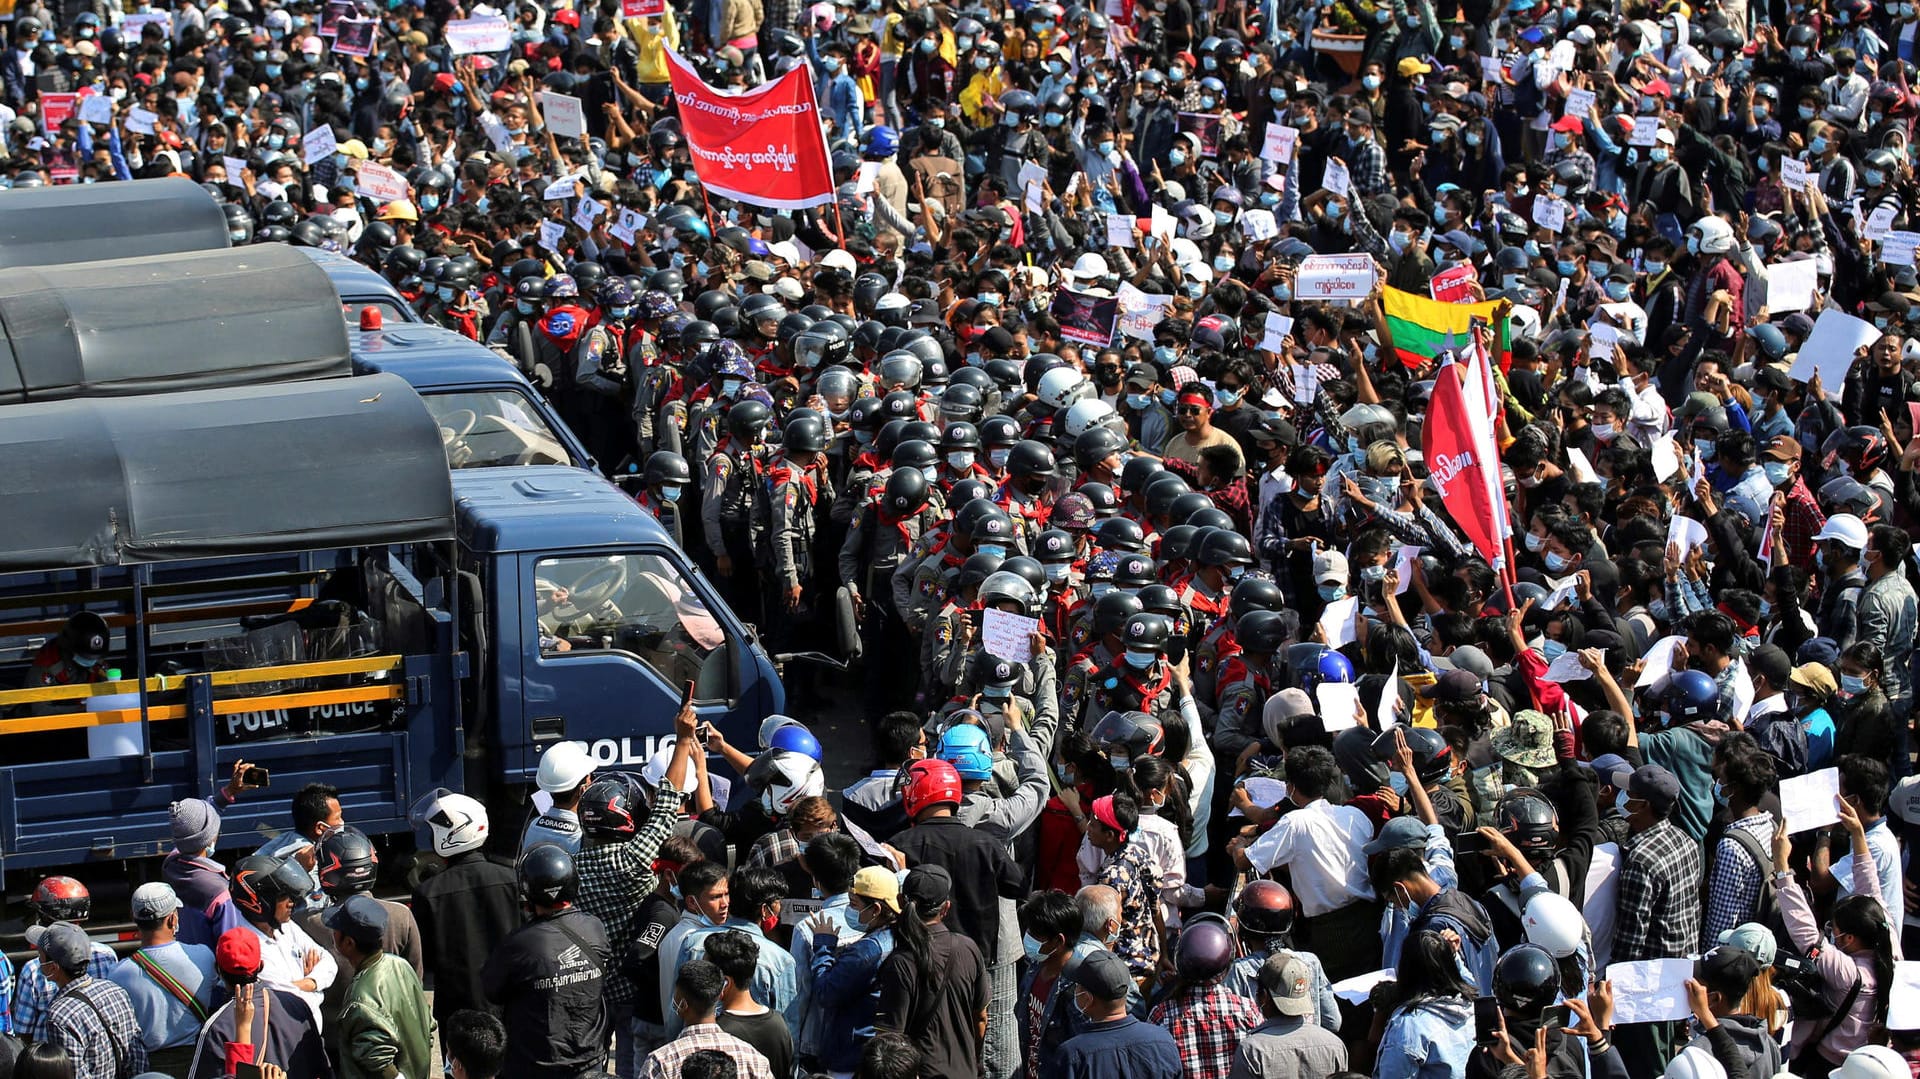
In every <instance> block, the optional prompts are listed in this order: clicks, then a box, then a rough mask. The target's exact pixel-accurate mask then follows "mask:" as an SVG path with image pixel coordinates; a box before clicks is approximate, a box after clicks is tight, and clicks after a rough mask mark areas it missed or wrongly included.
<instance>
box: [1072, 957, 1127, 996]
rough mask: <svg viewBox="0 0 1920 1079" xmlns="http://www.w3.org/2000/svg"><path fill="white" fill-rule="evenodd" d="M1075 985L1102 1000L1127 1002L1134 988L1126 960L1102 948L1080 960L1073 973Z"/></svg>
mask: <svg viewBox="0 0 1920 1079" xmlns="http://www.w3.org/2000/svg"><path fill="white" fill-rule="evenodd" d="M1073 984H1075V985H1077V986H1079V987H1080V988H1082V989H1085V990H1086V991H1087V992H1089V993H1092V994H1093V995H1094V996H1095V997H1097V998H1099V999H1101V1000H1106V1001H1114V1000H1125V999H1127V992H1128V991H1129V990H1131V989H1132V988H1133V974H1132V973H1131V972H1130V971H1128V970H1127V963H1126V960H1124V959H1121V958H1120V957H1119V956H1117V955H1115V954H1113V953H1112V952H1110V951H1107V950H1106V949H1104V948H1102V949H1099V950H1098V951H1092V952H1088V953H1087V954H1086V956H1085V957H1083V958H1082V959H1081V960H1080V966H1079V968H1078V969H1076V970H1075V971H1074V972H1073Z"/></svg>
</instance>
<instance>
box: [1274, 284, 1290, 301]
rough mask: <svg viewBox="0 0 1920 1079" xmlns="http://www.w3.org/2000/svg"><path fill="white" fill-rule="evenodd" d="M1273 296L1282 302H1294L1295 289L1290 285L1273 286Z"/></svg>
mask: <svg viewBox="0 0 1920 1079" xmlns="http://www.w3.org/2000/svg"><path fill="white" fill-rule="evenodd" d="M1273 298H1274V299H1275V300H1278V301H1279V302H1281V303H1292V302H1293V289H1292V287H1290V286H1288V285H1275V286H1273Z"/></svg>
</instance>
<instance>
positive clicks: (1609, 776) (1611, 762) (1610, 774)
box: [1593, 753, 1633, 790]
mask: <svg viewBox="0 0 1920 1079" xmlns="http://www.w3.org/2000/svg"><path fill="white" fill-rule="evenodd" d="M1593 771H1594V774H1595V775H1598V776H1599V777H1600V782H1602V783H1605V784H1606V785H1607V786H1609V787H1612V788H1613V789H1615V790H1623V789H1625V787H1626V785H1627V780H1628V778H1630V777H1631V776H1632V775H1633V764H1632V762H1630V761H1628V760H1627V758H1625V757H1622V756H1621V755H1620V754H1618V753H1602V754H1600V755H1599V756H1598V757H1595V758H1593Z"/></svg>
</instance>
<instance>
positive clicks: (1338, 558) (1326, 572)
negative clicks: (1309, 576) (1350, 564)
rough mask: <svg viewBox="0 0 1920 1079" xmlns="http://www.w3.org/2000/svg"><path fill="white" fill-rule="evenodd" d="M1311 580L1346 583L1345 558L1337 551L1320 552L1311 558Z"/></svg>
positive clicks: (1316, 582)
mask: <svg viewBox="0 0 1920 1079" xmlns="http://www.w3.org/2000/svg"><path fill="white" fill-rule="evenodd" d="M1313 580H1314V583H1315V584H1318V583H1320V582H1321V581H1333V582H1335V583H1337V584H1346V583H1347V556H1346V555H1343V554H1341V553H1340V552H1339V551H1321V552H1320V553H1319V554H1316V555H1314V556H1313Z"/></svg>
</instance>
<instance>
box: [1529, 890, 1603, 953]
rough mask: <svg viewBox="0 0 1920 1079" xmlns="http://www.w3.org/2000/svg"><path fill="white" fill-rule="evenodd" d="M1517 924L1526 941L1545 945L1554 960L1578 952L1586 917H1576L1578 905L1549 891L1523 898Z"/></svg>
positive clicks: (1585, 929)
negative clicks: (1524, 901)
mask: <svg viewBox="0 0 1920 1079" xmlns="http://www.w3.org/2000/svg"><path fill="white" fill-rule="evenodd" d="M1520 924H1521V926H1523V927H1524V928H1525V930H1526V934H1527V943H1528V944H1534V945H1538V946H1539V947H1542V948H1545V949H1546V950H1547V954H1548V955H1551V956H1553V957H1554V958H1555V959H1565V958H1566V957H1568V956H1570V955H1572V954H1573V953H1574V952H1577V951H1579V950H1580V944H1581V942H1582V941H1584V940H1585V939H1586V937H1587V920H1586V919H1585V918H1582V917H1581V916H1580V908H1578V907H1576V906H1574V905H1573V901H1572V900H1570V899H1568V898H1567V897H1566V896H1563V895H1556V894H1554V893H1553V892H1541V893H1540V894H1539V895H1536V896H1534V897H1533V898H1532V899H1529V900H1527V906H1526V910H1525V911H1524V912H1523V913H1522V914H1521V915H1520Z"/></svg>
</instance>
